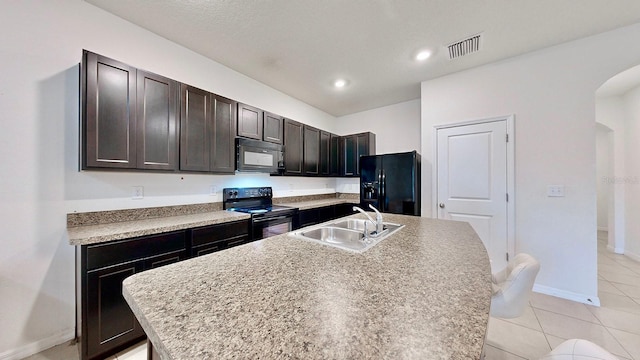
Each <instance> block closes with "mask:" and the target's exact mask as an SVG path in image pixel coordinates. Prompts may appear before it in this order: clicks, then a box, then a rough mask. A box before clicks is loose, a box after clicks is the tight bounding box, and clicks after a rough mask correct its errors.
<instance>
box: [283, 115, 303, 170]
mask: <svg viewBox="0 0 640 360" xmlns="http://www.w3.org/2000/svg"><path fill="white" fill-rule="evenodd" d="M302 129H303V125H302V124H301V123H299V122H297V121H293V120H290V119H284V168H285V170H284V172H285V174H288V175H302V171H303V167H302V163H303V160H304V159H303V157H302V151H303V132H302Z"/></svg>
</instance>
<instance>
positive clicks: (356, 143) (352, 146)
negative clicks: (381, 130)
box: [340, 132, 376, 176]
mask: <svg viewBox="0 0 640 360" xmlns="http://www.w3.org/2000/svg"><path fill="white" fill-rule="evenodd" d="M375 153H376V134H374V133H371V132H365V133H360V134H352V135H347V136H343V137H342V142H341V155H342V164H341V174H340V175H342V176H360V169H359V166H360V164H359V162H360V161H359V160H360V156H363V155H375Z"/></svg>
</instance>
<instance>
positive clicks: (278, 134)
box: [262, 111, 284, 144]
mask: <svg viewBox="0 0 640 360" xmlns="http://www.w3.org/2000/svg"><path fill="white" fill-rule="evenodd" d="M283 124H284V118H283V117H282V116H280V115H276V114H272V113H269V112H266V111H265V112H264V127H263V129H264V130H263V133H262V136H263V140H264V141H268V142H272V143H275V144H283V143H284V141H283Z"/></svg>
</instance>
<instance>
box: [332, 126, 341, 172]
mask: <svg viewBox="0 0 640 360" xmlns="http://www.w3.org/2000/svg"><path fill="white" fill-rule="evenodd" d="M330 135H331V140H330V146H331V149H330V150H329V153H330V154H329V175H330V176H340V136H338V135H336V134H330Z"/></svg>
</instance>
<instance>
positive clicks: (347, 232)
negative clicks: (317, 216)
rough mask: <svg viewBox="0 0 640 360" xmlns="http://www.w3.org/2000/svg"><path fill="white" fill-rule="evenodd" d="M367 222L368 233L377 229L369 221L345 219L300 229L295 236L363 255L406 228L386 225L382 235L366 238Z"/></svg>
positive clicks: (390, 224)
mask: <svg viewBox="0 0 640 360" xmlns="http://www.w3.org/2000/svg"><path fill="white" fill-rule="evenodd" d="M365 222H368V223H367V224H366V228H367V232H370V231H372V230H374V229H375V225H374V224H373V223H371V222H370V221H369V220H364V219H344V220H336V221H333V222H328V223H323V224H320V225H315V226H311V227H307V228H304V229H300V230H298V231H294V232H293V236H295V237H297V238H301V239H305V240H311V241H314V242H319V243H321V244H325V245H329V246H333V247H337V248H340V249H343V250H349V251H355V252H359V253H361V252H364V251H367V250H368V249H370V248H371V247H373V246H374V245H376V244H377V243H379V242H380V241H382V240H383V239H385V238H386V237H388V236H389V235H391V234H393V233H395V232H396V231H398V230H400V229H401V228H402V227H403V226H404V225H400V224H392V223H384V230H383V231H382V232H381V233H380V234H375V235H371V234H370V235H369V236H365Z"/></svg>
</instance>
